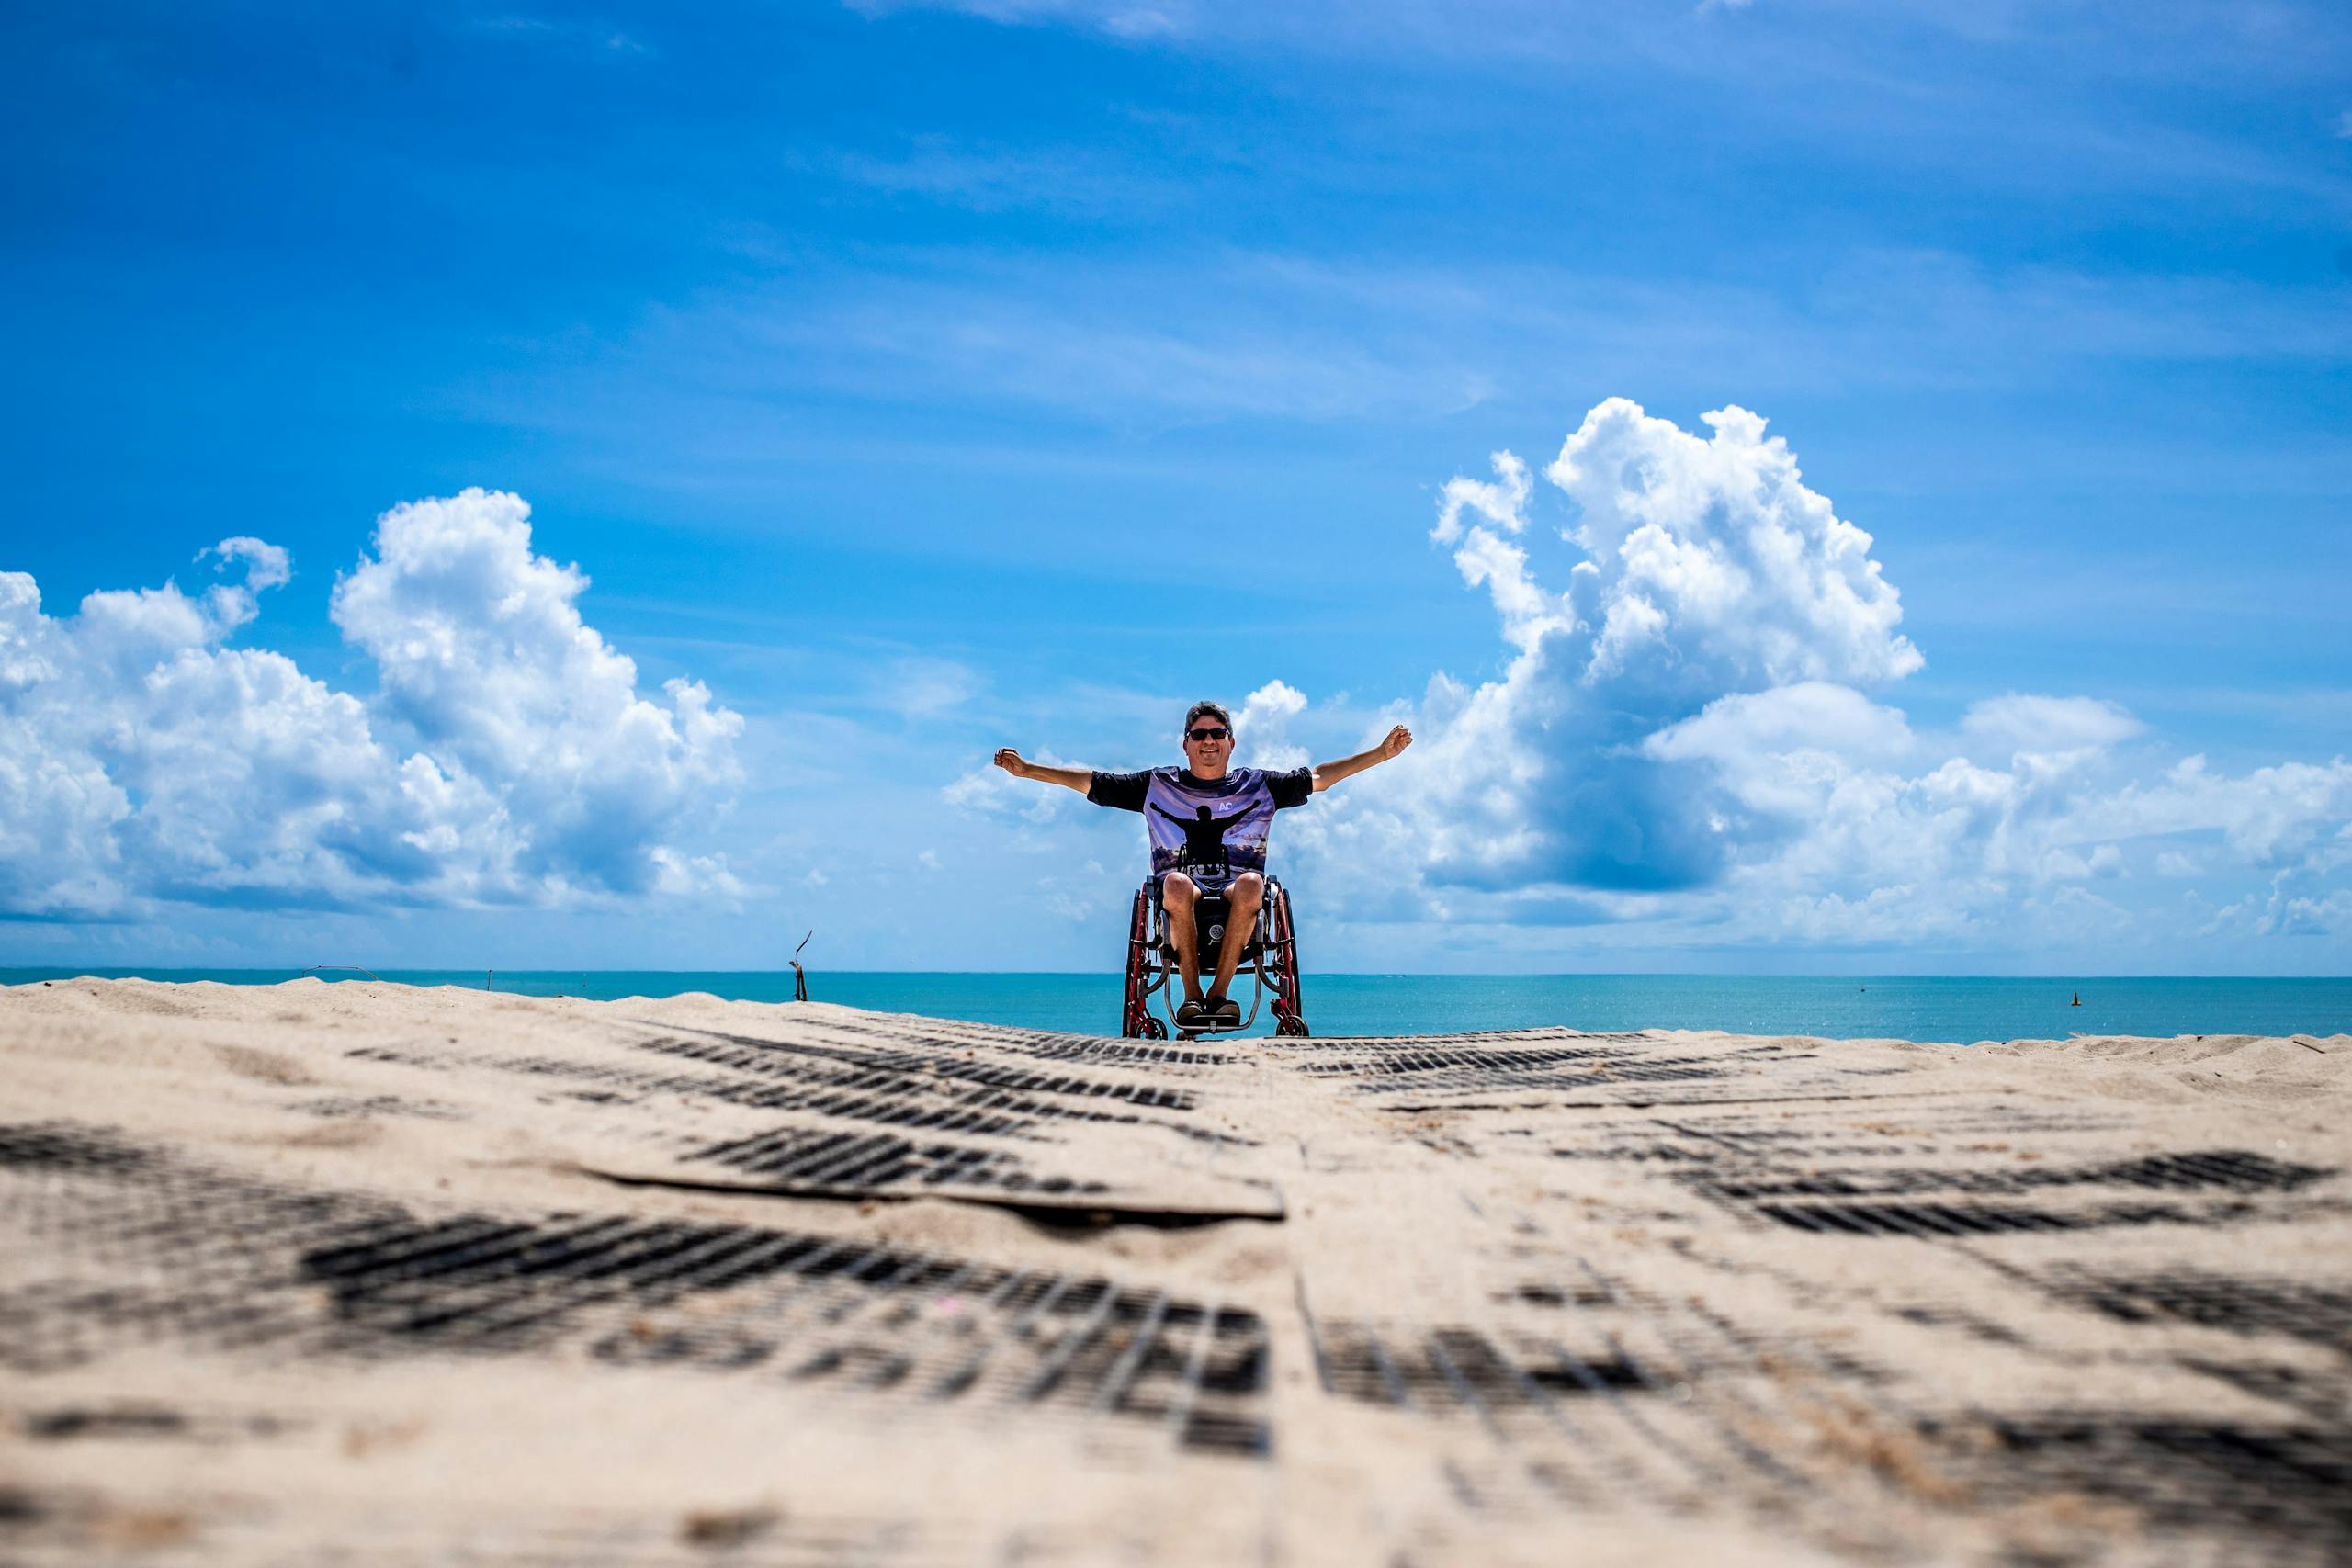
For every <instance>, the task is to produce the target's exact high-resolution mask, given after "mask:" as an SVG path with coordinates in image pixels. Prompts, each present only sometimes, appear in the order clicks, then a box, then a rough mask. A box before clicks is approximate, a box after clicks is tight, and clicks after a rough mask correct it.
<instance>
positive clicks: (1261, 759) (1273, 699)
mask: <svg viewBox="0 0 2352 1568" xmlns="http://www.w3.org/2000/svg"><path fill="white" fill-rule="evenodd" d="M1305 712H1306V693H1304V692H1302V691H1300V690H1298V688H1296V687H1295V686H1291V685H1287V684H1285V683H1283V682H1280V681H1269V682H1266V683H1265V684H1264V685H1262V686H1261V687H1259V688H1258V689H1257V690H1256V691H1254V692H1252V693H1250V695H1249V697H1248V698H1247V699H1246V700H1245V701H1244V702H1243V703H1242V705H1241V711H1240V712H1239V713H1238V714H1236V715H1234V717H1233V728H1234V731H1235V737H1236V739H1238V741H1239V742H1240V748H1239V751H1238V760H1239V761H1241V763H1242V764H1243V765H1244V766H1246V767H1252V768H1304V767H1306V766H1307V765H1308V761H1307V755H1306V747H1304V746H1300V745H1296V744H1295V743H1294V742H1293V741H1292V740H1291V739H1290V723H1291V720H1293V719H1295V718H1296V717H1297V716H1299V715H1300V714H1303V713H1305Z"/></svg>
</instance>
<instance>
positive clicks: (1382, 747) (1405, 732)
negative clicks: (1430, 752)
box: [1373, 724, 1413, 762]
mask: <svg viewBox="0 0 2352 1568" xmlns="http://www.w3.org/2000/svg"><path fill="white" fill-rule="evenodd" d="M1412 743H1413V732H1412V730H1410V729H1409V728H1407V727H1405V726H1404V725H1401V724H1400V725H1398V726H1397V728H1394V729H1392V730H1390V731H1389V732H1388V737H1387V739H1385V740H1383V741H1381V743H1380V744H1379V745H1377V746H1375V747H1374V748H1373V750H1375V751H1377V752H1379V753H1380V760H1381V761H1384V762H1385V761H1388V759H1389V758H1391V757H1394V756H1396V755H1397V753H1399V752H1401V751H1402V750H1405V748H1406V747H1408V746H1410V745H1411V744H1412Z"/></svg>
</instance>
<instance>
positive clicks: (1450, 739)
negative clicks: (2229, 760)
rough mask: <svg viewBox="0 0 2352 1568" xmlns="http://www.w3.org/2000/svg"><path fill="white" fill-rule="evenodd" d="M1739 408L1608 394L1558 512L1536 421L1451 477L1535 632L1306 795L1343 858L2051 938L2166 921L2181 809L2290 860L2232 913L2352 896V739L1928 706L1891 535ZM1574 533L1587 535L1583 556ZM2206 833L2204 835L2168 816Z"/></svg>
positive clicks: (1520, 631)
mask: <svg viewBox="0 0 2352 1568" xmlns="http://www.w3.org/2000/svg"><path fill="white" fill-rule="evenodd" d="M1706 423H1708V424H1709V425H1710V426H1712V428H1713V436H1712V437H1711V438H1709V439H1703V440H1702V439H1701V438H1700V437H1698V436H1695V435H1692V434H1688V433H1685V432H1683V431H1680V430H1679V429H1677V428H1676V427H1675V426H1673V425H1672V424H1670V423H1668V422H1666V421H1663V420H1657V419H1653V418H1651V417H1649V416H1648V415H1646V414H1645V413H1644V412H1642V411H1641V410H1640V409H1639V408H1637V407H1635V406H1634V405H1633V404H1632V403H1629V402H1625V401H1623V400H1610V401H1608V402H1605V403H1602V404H1601V405H1600V407H1598V408H1596V409H1595V410H1593V412H1591V414H1589V416H1588V417H1587V418H1586V419H1585V421H1584V422H1583V423H1582V425H1581V426H1580V427H1579V428H1578V429H1577V432H1576V433H1575V434H1572V435H1571V436H1570V437H1569V438H1568V440H1567V442H1566V446H1564V447H1563V449H1562V451H1561V454H1560V457H1559V458H1558V459H1557V460H1556V461H1555V462H1554V463H1553V464H1552V465H1550V467H1549V468H1547V469H1546V477H1547V478H1548V479H1550V480H1551V482H1552V483H1553V485H1554V486H1555V487H1556V488H1557V490H1559V491H1562V492H1564V493H1565V495H1566V498H1567V499H1568V501H1569V502H1571V504H1572V510H1571V513H1570V515H1569V516H1568V518H1567V519H1566V525H1565V526H1563V527H1559V528H1556V529H1546V528H1543V527H1539V526H1535V525H1534V521H1535V520H1534V519H1533V518H1532V517H1531V514H1530V506H1531V502H1532V499H1533V498H1532V496H1531V494H1530V493H1529V491H1530V487H1529V486H1527V485H1526V484H1525V483H1524V482H1523V477H1524V475H1525V472H1526V470H1525V468H1524V466H1523V465H1521V463H1520V462H1519V460H1518V459H1517V458H1515V457H1511V456H1510V454H1508V453H1501V454H1497V455H1496V457H1495V458H1494V459H1493V461H1494V468H1495V472H1496V474H1497V476H1498V477H1497V479H1496V480H1494V481H1493V482H1491V483H1490V482H1487V481H1482V480H1470V479H1457V480H1455V481H1454V482H1453V483H1452V484H1450V485H1448V486H1447V487H1445V490H1444V491H1443V492H1442V497H1441V500H1440V511H1439V519H1438V524H1437V527H1436V528H1435V530H1434V531H1433V537H1435V538H1436V539H1437V540H1438V541H1439V542H1440V543H1442V544H1449V545H1452V546H1453V558H1454V564H1455V566H1456V569H1457V570H1459V572H1460V573H1461V575H1462V577H1463V579H1464V581H1465V582H1466V583H1467V584H1469V585H1470V586H1472V587H1474V588H1484V589H1485V590H1486V591H1487V594H1488V596H1489V598H1490V599H1491V600H1492V602H1493V604H1494V606H1495V610H1496V615H1497V620H1498V631H1499V633H1500V636H1501V638H1502V642H1503V645H1504V648H1505V649H1506V652H1507V655H1508V660H1509V662H1508V664H1507V665H1506V667H1505V670H1504V672H1503V673H1502V674H1501V675H1500V676H1499V677H1498V678H1496V679H1493V680H1489V681H1487V682H1484V683H1481V684H1479V685H1476V686H1475V687H1472V686H1469V685H1465V684H1464V683H1463V682H1456V681H1454V680H1453V679H1451V678H1450V677H1448V676H1445V675H1443V674H1440V675H1438V676H1436V677H1435V678H1433V679H1432V680H1431V682H1430V686H1429V689H1428V691H1427V692H1426V693H1425V694H1424V695H1423V697H1422V699H1421V701H1420V703H1419V705H1418V709H1417V711H1416V712H1415V713H1414V714H1413V715H1412V717H1413V719H1414V722H1415V723H1416V724H1417V726H1418V728H1419V734H1420V744H1419V745H1417V746H1416V747H1415V749H1414V750H1412V751H1411V752H1409V753H1408V754H1407V756H1406V758H1405V760H1403V761H1400V762H1398V763H1397V764H1396V765H1394V766H1393V767H1389V768H1384V769H1381V770H1378V771H1376V772H1374V773H1371V774H1367V775H1365V777H1364V778H1363V779H1362V780H1361V781H1357V782H1352V783H1351V784H1349V785H1348V786H1346V788H1345V789H1344V790H1343V791H1341V792H1340V794H1339V795H1338V796H1337V797H1336V798H1334V799H1333V800H1332V801H1331V802H1330V803H1329V805H1328V806H1326V807H1324V808H1323V809H1322V810H1320V811H1318V812H1309V813H1300V814H1299V817H1300V818H1302V820H1301V821H1300V822H1299V824H1298V826H1297V828H1295V829H1290V834H1289V837H1290V842H1291V843H1292V845H1293V846H1294V849H1295V852H1296V853H1297V854H1298V855H1299V856H1300V857H1301V858H1302V859H1303V860H1304V861H1306V863H1307V867H1308V874H1309V875H1310V876H1311V877H1312V878H1313V879H1314V880H1315V881H1316V882H1317V885H1318V886H1321V887H1324V888H1329V889H1332V890H1335V891H1338V892H1340V893H1342V894H1343V895H1344V896H1345V898H1346V901H1347V902H1349V903H1350V904H1351V906H1354V907H1357V908H1360V909H1361V908H1367V907H1373V908H1380V909H1382V910H1385V912H1386V913H1387V914H1388V915H1389V916H1390V917H1392V918H1415V917H1418V918H1440V919H1490V920H1497V921H1505V922H1510V921H1518V920H1521V919H1533V918H1536V916H1535V915H1533V914H1532V913H1531V911H1532V910H1534V909H1535V908H1537V906H1536V905H1531V904H1530V903H1529V902H1528V900H1529V899H1530V898H1531V897H1536V896H1538V895H1544V894H1546V893H1547V891H1548V892H1549V893H1550V894H1552V895H1554V896H1565V897H1569V898H1570V900H1571V902H1572V903H1575V904H1576V906H1577V908H1578V910H1579V918H1586V917H1588V916H1589V917H1590V918H1600V919H1614V920H1618V921H1632V922H1636V923H1646V924H1649V925H1652V926H1654V927H1656V928H1657V929H1658V930H1660V931H1680V932H1681V934H1682V937H1683V938H1684V939H1685V940H1691V939H1696V940H1704V941H1708V942H1862V943H1871V944H1903V943H1908V942H1954V943H1960V944H1963V945H1971V944H1973V945H1992V946H2001V945H2019V944H2027V943H2044V944H2046V943H2048V942H2056V941H2062V940H2063V941H2081V940H2084V939H2085V938H2086V936H2089V935H2093V934H2098V933H2105V934H2109V935H2117V936H2118V937H2119V939H2120V933H2124V932H2127V931H2131V930H2132V929H2133V927H2132V922H2133V921H2134V920H2136V919H2140V918H2141V915H2140V913H2138V912H2135V910H2134V908H2131V904H2130V902H2129V901H2128V899H2127V898H2126V897H2125V896H2126V893H2127V891H2128V889H2129V886H2130V883H2131V868H2132V865H2133V863H2134V851H2133V848H2132V846H2133V844H2134V841H2135V840H2136V841H2143V842H2144V841H2148V840H2155V842H2154V844H2153V845H2152V846H2151V853H2150V859H2151V860H2152V861H2153V863H2154V869H2155V871H2156V872H2157V874H2159V875H2162V876H2167V877H2175V876H2185V875H2206V874H2219V872H2230V873H2233V874H2237V875H2241V876H2245V875H2262V876H2265V877H2267V878H2269V879H2270V880H2271V882H2272V886H2271V887H2270V888H2269V889H2268V891H2267V893H2266V894H2265V895H2264V896H2263V897H2253V896H2251V895H2250V896H2249V897H2248V898H2247V899H2246V900H2242V901H2241V904H2240V905H2238V906H2233V910H2234V913H2233V912H2231V911H2225V912H2224V915H2223V917H2222V924H2223V925H2228V924H2230V923H2231V922H2234V923H2235V925H2236V926H2237V927H2238V928H2240V929H2243V930H2245V931H2254V932H2256V933H2258V934H2264V935H2283V934H2292V933H2322V932H2328V931H2340V930H2341V929H2343V928H2344V926H2345V925H2346V921H2345V920H2344V919H2343V918H2342V915H2343V910H2344V908H2345V907H2346V903H2347V901H2352V892H2347V891H2346V890H2345V889H2343V888H2342V887H2341V886H2338V883H2339V882H2340V873H2342V872H2343V871H2344V870H2345V869H2346V867H2352V764H2347V763H2346V762H2345V761H2343V760H2342V759H2337V760H2335V761H2332V762H2328V763H2305V762H2286V763H2280V764H2278V765H2275V766H2270V767H2259V768H2256V769H2253V770H2251V771H2249V772H2246V773H2243V774H2237V775H2228V774H2223V773H2217V772H2214V771H2211V770H2210V769H2209V768H2208V767H2207V765H2206V763H2205V761H2204V759H2202V758H2201V757H2191V758H2188V759H2187V760H2185V761H2180V762H2178V763H2177V764H2174V765H2172V766H2170V767H2169V768H2167V769H2165V770H2164V771H2163V772H2161V773H2153V774H2151V773H2148V772H2147V768H2146V763H2145V762H2144V761H2136V760H2135V759H2137V758H2140V757H2143V755H2144V748H2145V746H2146V744H2147V741H2148V732H2147V729H2146V727H2145V726H2144V725H2143V724H2142V722H2141V721H2140V720H2139V719H2137V718H2135V717H2134V716H2132V715H2131V714H2130V713H2129V712H2127V711H2126V710H2124V709H2123V708H2122V707H2120V706H2119V705H2115V704H2113V703H2109V702H2105V701H2101V700H2098V699H2095V698H2090V697H2078V696H2054V695H2042V694H2018V693H2011V694H2005V695H2001V696H1996V697H1992V698H1988V699H1985V700H1984V701H1980V702H1978V703H1975V704H1974V705H1972V706H1970V707H1969V708H1968V709H1967V710H1966V712H1965V714H1964V716H1962V720H1961V722H1960V724H1959V726H1958V728H1957V729H1956V730H1954V731H1948V732H1938V731H1923V730H1919V729H1917V728H1914V727H1913V725H1912V724H1911V723H1910V721H1909V720H1908V718H1907V717H1906V716H1905V714H1904V713H1903V712H1902V711H1901V710H1899V709H1897V708H1895V707H1893V706H1890V705H1885V704H1884V703H1883V702H1881V701H1879V700H1877V699H1876V698H1874V697H1873V696H1872V695H1871V694H1870V692H1871V689H1872V688H1876V687H1883V686H1887V685H1890V684H1892V683H1894V682H1897V681H1900V680H1901V679H1902V678H1904V677H1905V676H1906V675H1908V674H1910V673H1911V672H1912V671H1916V670H1917V669H1918V668H1920V666H1921V664H1922V660H1921V658H1920V655H1919V653H1918V651H1917V649H1914V648H1913V647H1912V645H1911V644H1910V643H1909V641H1908V640H1906V639H1905V637H1902V636H1901V635H1900V633H1899V631H1898V629H1897V628H1898V626H1899V623H1900V620H1901V608H1900V601H1899V599H1898V597H1897V595H1896V593H1895V591H1894V588H1893V587H1892V586H1891V585H1890V584H1888V583H1887V582H1886V581H1884V579H1883V575H1882V573H1881V571H1880V569H1879V566H1878V564H1877V563H1876V562H1875V561H1873V560H1872V559H1871V538H1870V536H1869V535H1868V534H1866V533H1864V532H1863V531H1862V530H1860V529H1859V528H1857V527H1855V526H1853V525H1851V524H1850V523H1848V522H1846V521H1844V520H1842V519H1840V518H1838V516H1837V515H1836V514H1835V513H1834V511H1833V510H1832V508H1831V505H1830V502H1828V500H1827V499H1826V497H1824V496H1822V495H1820V494H1819V493H1817V492H1815V491H1812V490H1811V489H1809V488H1807V487H1806V486H1805V485H1804V483H1803V481H1802V479H1801V477H1800V475H1799V471H1798V469H1797V466H1796V462H1795V459H1794V457H1793V455H1792V453H1791V452H1790V451H1789V450H1788V448H1787V447H1786V446H1785V445H1784V444H1783V443H1781V442H1780V441H1778V440H1768V439H1766V438H1765V437H1764V434H1763V428H1764V427H1763V422H1762V421H1761V420H1760V419H1758V418H1757V417H1755V416H1754V415H1752V414H1748V413H1747V412H1743V411H1740V410H1737V409H1728V410H1724V411H1722V412H1717V413H1713V414H1710V415H1707V416H1706ZM1549 539H1557V540H1558V541H1559V542H1561V543H1562V544H1565V545H1567V546H1571V547H1574V548H1573V551H1572V552H1571V553H1570V558H1569V559H1568V560H1567V562H1566V570H1565V571H1562V570H1560V568H1559V567H1557V566H1550V565H1545V564H1544V563H1543V561H1542V558H1541V556H1540V555H1539V553H1538V552H1539V551H1540V550H1544V549H1546V548H1548V545H1547V540H1549ZM1562 581H1565V584H1566V586H1565V587H1563V588H1558V589H1555V588H1554V587H1552V586H1551V584H1552V583H1556V582H1562ZM1284 689H1285V690H1287V688H1284ZM1285 719H1286V721H1287V722H1291V723H1294V724H1306V723H1312V722H1313V719H1314V715H1313V714H1311V713H1306V714H1302V713H1299V712H1295V711H1294V712H1291V713H1289V714H1286V715H1285ZM1287 826H1288V825H1287V824H1286V827H1287ZM2189 839H2193V840H2195V842H2196V844H2197V845H2198V846H2199V848H2198V849H2197V851H2196V853H2195V855H2194V856H2192V854H2191V853H2190V852H2188V851H2186V850H2184V849H2182V848H2179V847H2175V845H2173V844H2167V843H2165V840H2176V841H2177V840H2189ZM2209 849H2210V850H2211V851H2214V852H2218V853H2219V854H2220V856H2221V857H2222V862H2223V864H2222V865H2221V866H2220V867H2219V868H2218V871H2217V868H2216V867H2214V866H2211V865H2209V864H2208V863H2207V858H2206V857H2207V855H2208V851H2209ZM2093 886H2103V887H2106V888H2109V889H2112V890H2113V892H2114V896H2113V897H2107V896H2102V895H2100V894H2094V893H2093V892H2091V891H2090V889H2091V887H2093ZM1539 902H1540V901H1539ZM2163 918H2164V919H2171V920H2175V921H2177V919H2180V918H2181V917H2180V916H2179V915H2178V913H2177V911H2173V912H2169V913H2165V915H2164V916H2163Z"/></svg>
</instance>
